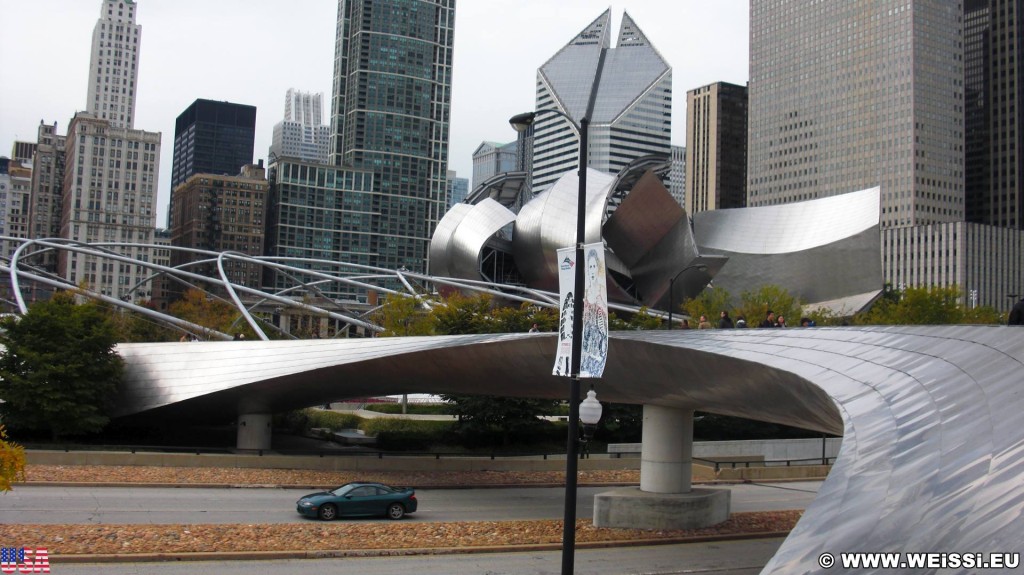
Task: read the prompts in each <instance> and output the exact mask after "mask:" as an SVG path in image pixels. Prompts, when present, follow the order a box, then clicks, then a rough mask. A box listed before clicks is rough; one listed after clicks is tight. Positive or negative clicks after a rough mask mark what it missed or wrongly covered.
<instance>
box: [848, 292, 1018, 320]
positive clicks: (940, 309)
mask: <svg viewBox="0 0 1024 575" xmlns="http://www.w3.org/2000/svg"><path fill="white" fill-rule="evenodd" d="M897 295H898V297H883V298H880V299H879V300H878V301H877V302H875V304H874V305H873V306H871V309H870V310H869V311H867V312H866V313H862V314H858V315H857V316H856V317H855V318H854V322H855V323H857V324H860V325H949V324H959V323H999V320H1000V317H999V312H997V311H996V310H994V309H992V308H990V307H985V306H982V307H978V308H974V309H971V310H965V309H964V308H963V307H962V306H961V305H960V295H961V294H960V290H959V288H957V287H955V286H953V287H912V288H907V289H905V290H903V291H902V292H897Z"/></svg>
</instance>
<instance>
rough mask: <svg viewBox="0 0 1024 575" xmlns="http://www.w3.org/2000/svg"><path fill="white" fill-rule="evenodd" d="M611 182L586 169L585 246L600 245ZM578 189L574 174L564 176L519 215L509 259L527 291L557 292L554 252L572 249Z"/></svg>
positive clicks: (610, 179)
mask: <svg viewBox="0 0 1024 575" xmlns="http://www.w3.org/2000/svg"><path fill="white" fill-rule="evenodd" d="M614 180H615V178H614V177H613V176H610V175H608V174H605V173H602V172H598V171H597V170H593V169H589V168H588V169H587V203H586V206H587V213H586V230H585V237H584V240H585V243H592V242H598V241H601V219H602V217H603V215H604V207H605V197H606V196H607V194H608V191H609V188H610V187H611V185H612V183H614ZM579 185H580V182H579V176H578V175H577V173H576V172H575V171H574V172H568V173H566V174H564V175H562V177H561V178H559V179H558V181H556V182H555V183H554V184H553V185H552V186H551V187H550V188H548V189H547V190H546V191H544V192H541V193H540V194H537V196H536V197H535V198H534V199H533V201H531V202H529V203H528V204H526V205H525V206H523V209H522V210H520V211H519V217H518V218H517V219H516V224H515V233H514V234H513V235H512V255H513V257H515V261H516V265H517V267H518V268H519V273H520V275H522V277H523V280H524V281H525V282H526V284H527V285H529V286H530V287H533V288H536V289H542V290H548V291H554V292H557V291H558V262H557V253H556V252H557V251H558V249H559V248H564V247H571V246H574V245H576V204H577V200H578V198H579Z"/></svg>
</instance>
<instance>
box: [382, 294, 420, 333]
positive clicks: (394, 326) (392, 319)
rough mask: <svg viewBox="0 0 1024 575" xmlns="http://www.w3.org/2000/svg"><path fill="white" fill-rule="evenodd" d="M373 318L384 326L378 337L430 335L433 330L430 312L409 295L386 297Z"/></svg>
mask: <svg viewBox="0 0 1024 575" xmlns="http://www.w3.org/2000/svg"><path fill="white" fill-rule="evenodd" d="M373 319H374V321H375V322H376V323H377V325H379V326H381V327H383V328H384V331H382V332H381V333H380V334H379V336H380V337H393V336H406V335H430V334H431V332H432V331H433V328H432V326H431V316H430V313H429V312H428V311H427V310H425V309H424V308H423V304H422V303H421V302H420V301H417V300H416V299H415V298H411V297H401V296H393V297H389V298H387V300H385V302H384V305H382V306H380V308H379V309H378V310H377V311H376V312H375V313H374V317H373Z"/></svg>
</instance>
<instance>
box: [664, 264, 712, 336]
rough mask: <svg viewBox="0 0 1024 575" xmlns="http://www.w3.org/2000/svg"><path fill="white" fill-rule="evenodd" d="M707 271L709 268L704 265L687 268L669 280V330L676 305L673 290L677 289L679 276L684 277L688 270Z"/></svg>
mask: <svg viewBox="0 0 1024 575" xmlns="http://www.w3.org/2000/svg"><path fill="white" fill-rule="evenodd" d="M706 269H708V266H706V265H704V264H694V265H692V266H686V267H685V268H683V269H681V270H679V273H677V274H676V275H675V277H673V278H672V279H670V280H668V328H669V329H672V308H673V307H675V305H676V302H675V290H674V289H673V288H674V287H675V283H676V280H677V279H679V276H681V275H683V272H685V271H687V270H700V271H704V270H706Z"/></svg>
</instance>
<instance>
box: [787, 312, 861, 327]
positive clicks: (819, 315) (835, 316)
mask: <svg viewBox="0 0 1024 575" xmlns="http://www.w3.org/2000/svg"><path fill="white" fill-rule="evenodd" d="M803 317H806V318H807V319H809V320H811V321H813V322H814V325H815V326H817V327H826V326H836V325H846V324H848V323H849V322H850V315H849V314H847V315H843V314H841V313H837V312H834V311H832V310H830V309H826V308H818V309H814V310H811V311H808V312H805V313H804V315H803ZM797 325H799V323H798V324H797Z"/></svg>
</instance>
